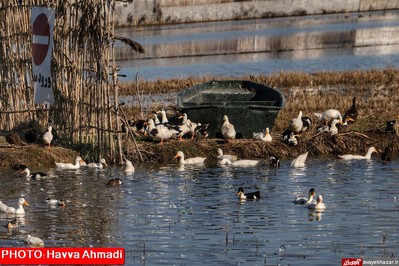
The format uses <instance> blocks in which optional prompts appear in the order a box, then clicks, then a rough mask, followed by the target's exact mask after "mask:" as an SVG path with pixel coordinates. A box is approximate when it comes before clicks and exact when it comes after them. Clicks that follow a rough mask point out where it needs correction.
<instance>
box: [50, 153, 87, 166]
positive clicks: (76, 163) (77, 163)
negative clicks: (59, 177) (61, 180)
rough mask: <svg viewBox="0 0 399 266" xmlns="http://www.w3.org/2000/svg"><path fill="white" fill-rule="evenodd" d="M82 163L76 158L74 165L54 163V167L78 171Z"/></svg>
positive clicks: (79, 158) (80, 159)
mask: <svg viewBox="0 0 399 266" xmlns="http://www.w3.org/2000/svg"><path fill="white" fill-rule="evenodd" d="M81 162H84V161H83V160H82V158H81V157H80V156H78V157H76V159H75V164H72V163H57V162H56V163H55V166H57V168H60V169H79V168H80V163H81Z"/></svg>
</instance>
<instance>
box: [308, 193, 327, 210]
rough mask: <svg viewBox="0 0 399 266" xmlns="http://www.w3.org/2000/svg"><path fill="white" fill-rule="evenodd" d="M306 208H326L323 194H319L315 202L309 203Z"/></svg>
mask: <svg viewBox="0 0 399 266" xmlns="http://www.w3.org/2000/svg"><path fill="white" fill-rule="evenodd" d="M307 207H308V209H311V210H316V211H322V210H325V209H326V205H325V204H324V203H323V196H322V195H319V196H318V197H317V203H311V204H309V205H308V206H307Z"/></svg>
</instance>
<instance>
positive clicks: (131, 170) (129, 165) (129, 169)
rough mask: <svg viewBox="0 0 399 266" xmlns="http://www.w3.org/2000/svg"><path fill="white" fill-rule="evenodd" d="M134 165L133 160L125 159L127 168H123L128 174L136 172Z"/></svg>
mask: <svg viewBox="0 0 399 266" xmlns="http://www.w3.org/2000/svg"><path fill="white" fill-rule="evenodd" d="M134 170H135V169H134V166H133V163H132V162H131V161H129V160H128V159H125V169H124V170H123V171H124V172H125V173H126V174H132V173H134Z"/></svg>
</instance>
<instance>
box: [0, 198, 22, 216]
mask: <svg viewBox="0 0 399 266" xmlns="http://www.w3.org/2000/svg"><path fill="white" fill-rule="evenodd" d="M23 206H29V203H28V202H27V201H26V200H25V199H24V198H20V199H19V200H18V208H14V207H9V206H7V205H5V204H4V203H3V202H1V201H0V212H3V213H7V214H25V210H24V207H23Z"/></svg>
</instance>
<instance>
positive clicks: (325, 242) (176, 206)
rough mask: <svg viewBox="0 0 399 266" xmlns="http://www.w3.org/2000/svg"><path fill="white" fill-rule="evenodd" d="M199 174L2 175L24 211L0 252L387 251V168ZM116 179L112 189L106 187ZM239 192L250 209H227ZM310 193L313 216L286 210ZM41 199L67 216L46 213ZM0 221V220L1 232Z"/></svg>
mask: <svg viewBox="0 0 399 266" xmlns="http://www.w3.org/2000/svg"><path fill="white" fill-rule="evenodd" d="M207 163H208V164H205V165H203V166H187V165H186V166H184V168H183V169H181V167H180V166H179V165H178V164H172V165H164V166H157V165H137V166H136V171H135V173H134V174H132V175H129V176H125V175H124V172H123V169H122V168H117V167H110V168H105V169H103V170H95V171H93V170H91V169H86V168H82V169H80V170H79V171H58V170H55V169H47V171H46V172H47V173H50V176H51V177H50V178H48V179H46V180H29V181H27V180H25V179H24V178H23V177H20V176H19V175H18V174H17V173H15V172H12V171H10V170H8V169H3V170H2V173H3V175H2V186H1V187H0V195H1V198H0V200H2V201H3V202H13V201H14V200H15V199H18V198H19V197H20V196H21V195H24V196H25V198H26V199H27V200H28V201H29V202H30V205H31V206H29V207H27V208H26V209H25V210H26V215H25V217H23V219H22V220H20V226H19V228H17V229H13V230H12V231H11V232H8V230H7V228H5V227H3V228H4V229H2V230H0V246H2V247H5V246H12V247H15V246H23V245H24V244H23V242H22V239H23V238H24V237H26V235H27V234H31V235H35V236H38V237H40V238H42V239H44V241H45V245H46V246H67V247H71V246H72V247H73V246H123V247H125V248H126V256H127V259H126V262H127V264H128V265H136V264H147V263H150V264H168V265H169V264H187V262H190V263H191V264H199V263H202V262H203V261H205V260H206V261H207V262H208V263H210V264H218V265H220V264H223V265H225V264H244V263H246V264H248V263H252V264H265V262H266V264H267V265H269V264H273V265H276V264H278V263H281V264H284V265H287V264H291V265H292V264H295V265H296V264H317V265H323V264H325V261H329V262H330V261H340V259H341V258H342V257H347V256H353V254H355V255H356V256H367V257H379V258H381V257H382V256H384V254H388V251H389V252H391V253H394V254H395V253H396V250H398V248H399V244H398V243H399V232H398V230H397V229H396V228H397V226H396V224H397V210H398V207H399V205H398V201H397V200H396V199H397V197H398V191H399V187H398V182H397V178H396V177H397V173H398V169H399V164H398V162H397V161H395V160H394V161H393V162H392V163H391V164H390V165H384V164H382V163H381V162H380V161H378V160H376V159H373V160H372V161H371V162H367V161H362V162H345V161H341V160H338V159H337V158H323V159H315V158H308V160H307V163H306V164H307V166H306V168H292V167H290V161H283V162H282V165H281V168H280V169H269V166H267V165H261V166H257V167H250V168H240V167H238V168H236V167H234V168H233V167H220V166H218V165H217V162H207ZM116 176H119V177H121V178H122V179H123V181H124V183H123V185H122V186H119V187H107V186H106V182H107V181H108V180H109V179H110V178H113V177H116ZM19 180H23V182H16V181H19ZM240 186H242V187H244V188H245V189H246V190H248V191H252V190H259V191H260V193H261V198H260V199H258V200H254V201H253V200H247V201H240V200H238V199H237V195H236V192H237V188H238V187H240ZM311 187H314V188H315V189H316V194H317V195H319V194H322V195H323V197H324V201H325V204H326V206H327V209H326V210H325V211H323V212H319V211H314V210H308V209H307V208H306V207H304V206H303V205H300V206H298V205H295V204H294V203H293V202H292V201H293V200H294V199H295V197H296V196H297V195H298V194H304V193H306V192H307V191H308V190H309V188H311ZM48 196H54V197H56V198H63V199H65V200H66V202H67V206H66V207H65V208H60V207H56V208H52V207H50V206H48V205H47V204H46V203H44V199H45V198H46V197H48ZM11 219H13V217H7V216H4V215H0V223H1V224H2V225H6V223H7V222H8V221H10V220H11ZM359 221H361V222H359ZM384 234H385V235H386V239H385V242H384V243H382V242H381V240H382V236H383V235H384ZM282 246H284V247H285V249H284V250H283V251H280V248H282Z"/></svg>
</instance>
